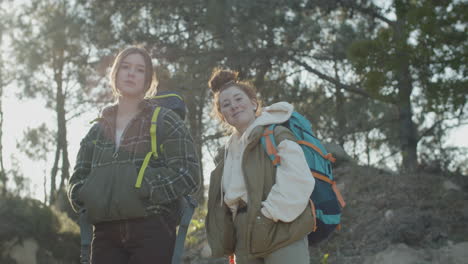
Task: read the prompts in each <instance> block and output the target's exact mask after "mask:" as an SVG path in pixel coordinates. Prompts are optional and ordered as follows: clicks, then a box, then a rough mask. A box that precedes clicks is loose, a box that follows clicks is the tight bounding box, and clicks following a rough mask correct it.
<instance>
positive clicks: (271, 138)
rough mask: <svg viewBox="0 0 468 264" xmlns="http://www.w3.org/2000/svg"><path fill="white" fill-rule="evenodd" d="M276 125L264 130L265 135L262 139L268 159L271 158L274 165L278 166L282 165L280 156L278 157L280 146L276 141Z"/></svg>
mask: <svg viewBox="0 0 468 264" xmlns="http://www.w3.org/2000/svg"><path fill="white" fill-rule="evenodd" d="M275 127H276V125H270V126H268V127H266V128H265V130H263V135H262V137H261V139H260V142H261V143H262V146H263V148H264V149H265V151H266V153H267V154H268V157H269V158H270V160H271V162H272V163H273V165H275V166H278V165H280V163H281V159H280V156H278V146H277V144H276V140H275V135H274V131H275Z"/></svg>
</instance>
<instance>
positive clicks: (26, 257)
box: [9, 238, 39, 264]
mask: <svg viewBox="0 0 468 264" xmlns="http://www.w3.org/2000/svg"><path fill="white" fill-rule="evenodd" d="M38 249H39V245H38V244H37V242H36V240H34V239H32V238H28V239H25V240H23V243H15V244H14V246H13V247H12V248H11V250H10V252H9V256H10V258H12V259H14V260H15V261H16V263H17V264H36V263H37V258H36V253H37V250H38Z"/></svg>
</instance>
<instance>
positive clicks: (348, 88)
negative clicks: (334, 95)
mask: <svg viewBox="0 0 468 264" xmlns="http://www.w3.org/2000/svg"><path fill="white" fill-rule="evenodd" d="M291 60H292V61H293V62H295V63H297V64H298V65H299V66H302V67H303V68H304V69H305V70H307V71H308V72H311V73H313V74H315V75H317V76H318V77H319V78H320V79H323V80H325V81H328V82H330V83H332V84H334V85H336V86H338V87H340V88H341V89H343V90H346V91H349V92H352V93H355V94H359V95H361V96H364V97H367V98H372V96H371V95H370V94H369V93H368V92H366V91H365V90H363V89H361V88H357V87H355V86H354V85H348V84H344V83H342V82H339V81H337V80H336V79H335V78H333V77H330V76H328V75H326V74H324V73H321V72H320V71H318V70H316V69H314V68H312V66H310V65H309V64H307V63H305V62H303V61H300V60H298V59H296V58H291Z"/></svg>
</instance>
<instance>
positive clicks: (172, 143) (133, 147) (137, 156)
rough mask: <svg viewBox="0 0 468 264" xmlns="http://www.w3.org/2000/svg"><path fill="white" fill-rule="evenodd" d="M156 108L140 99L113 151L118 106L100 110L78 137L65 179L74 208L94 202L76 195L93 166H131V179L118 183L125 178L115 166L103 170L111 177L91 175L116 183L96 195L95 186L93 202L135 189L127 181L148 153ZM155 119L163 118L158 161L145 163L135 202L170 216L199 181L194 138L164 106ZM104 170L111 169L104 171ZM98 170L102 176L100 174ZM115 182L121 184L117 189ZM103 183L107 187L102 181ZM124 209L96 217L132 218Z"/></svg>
mask: <svg viewBox="0 0 468 264" xmlns="http://www.w3.org/2000/svg"><path fill="white" fill-rule="evenodd" d="M155 107H156V105H155V104H154V102H152V101H151V100H144V101H143V102H142V103H141V105H140V108H141V111H140V113H139V114H137V116H136V117H134V118H133V119H132V120H131V121H130V122H129V124H128V125H127V127H126V128H125V130H124V132H123V135H122V138H121V141H120V147H119V148H118V149H116V144H115V120H116V113H117V105H113V106H110V107H107V108H105V109H104V110H103V112H102V114H101V117H100V118H98V122H97V123H96V124H95V125H94V126H93V127H91V129H90V130H89V132H88V134H87V135H86V136H85V138H84V139H83V140H82V141H81V145H80V150H79V152H78V157H77V160H76V165H75V168H74V172H73V174H72V176H71V178H70V181H69V189H68V197H69V199H70V202H71V204H72V207H73V209H74V210H75V211H79V210H80V209H81V208H83V207H85V208H87V209H89V208H88V207H92V206H94V205H93V204H94V203H93V202H88V203H87V204H86V203H84V201H83V200H85V199H82V197H80V191H81V189H82V188H81V187H83V186H84V185H85V184H86V182H87V181H88V180H89V177H88V176H89V175H90V174H92V172H93V170H96V171H97V170H99V169H100V168H112V167H118V166H119V165H121V164H128V163H129V164H131V166H133V165H134V166H135V173H133V172H132V173H131V174H132V175H131V176H130V178H132V179H130V180H129V181H130V182H123V181H124V180H123V178H129V177H122V176H119V175H117V174H119V173H118V171H117V172H116V170H113V171H112V170H103V171H104V174H115V175H105V176H104V175H98V176H99V177H96V176H94V177H95V178H102V179H105V177H107V178H108V179H112V184H113V185H116V186H117V187H115V188H117V189H116V190H111V191H109V192H105V191H103V192H102V193H97V192H100V190H98V189H97V190H95V191H94V192H95V195H96V200H97V199H102V200H103V201H106V200H112V199H115V198H116V197H106V196H109V195H112V196H115V195H118V196H119V197H118V199H120V200H121V201H124V200H125V199H127V197H125V196H126V195H132V194H131V193H132V192H134V191H132V189H133V188H134V187H133V186H130V185H131V184H134V183H135V181H136V175H137V173H138V171H139V170H140V167H141V165H142V163H143V160H144V157H145V155H146V154H147V153H148V152H150V151H151V136H150V133H149V131H150V122H151V116H152V114H153V110H154V108H155ZM159 119H162V120H161V121H162V122H160V123H159V124H160V125H159V126H158V128H157V134H158V145H160V146H161V145H162V148H161V149H162V152H161V154H162V155H160V156H161V158H159V159H158V160H155V159H154V158H153V159H152V160H151V161H150V163H149V165H148V167H147V168H146V170H145V174H144V178H143V183H142V187H141V191H140V190H139V192H140V193H143V194H142V195H141V194H140V195H139V197H140V198H139V199H138V200H139V201H141V205H142V206H143V207H144V208H145V211H146V212H145V215H154V214H165V215H171V214H174V212H176V211H178V210H179V208H178V205H179V202H178V201H179V199H180V198H181V197H183V196H185V195H187V194H191V193H194V192H195V191H196V190H197V189H198V187H199V185H200V177H201V175H200V164H199V159H198V157H197V155H196V151H195V148H194V144H193V140H192V138H191V136H190V133H189V131H188V130H187V128H186V126H185V125H184V123H183V121H182V120H181V119H180V117H179V116H178V115H177V114H176V113H175V112H173V111H171V110H169V109H166V108H161V111H160V114H159ZM161 124H162V125H161ZM161 143H162V144H161ZM107 171H112V172H109V173H108V172H107ZM100 173H101V174H102V172H100ZM133 174H134V175H133ZM101 176H102V177H101ZM133 178H134V179H133ZM101 181H102V180H101ZM127 181H128V180H127ZM93 184H94V183H93ZM110 184H111V183H109V185H110ZM88 185H90V184H88ZM119 185H126V186H121V187H118V186H119ZM102 186H104V187H106V188H108V187H107V186H106V183H105V182H104V183H103V184H102ZM102 186H101V187H102ZM109 188H110V187H109ZM112 188H114V187H112ZM122 188H123V189H122ZM122 190H128V191H122ZM108 193H111V194H108ZM129 199H131V197H129ZM96 202H97V201H96ZM126 209H131V208H123V209H119V216H112V217H111V218H109V219H108V218H106V217H104V216H99V218H105V219H102V220H104V221H105V220H116V219H114V218H116V217H117V218H121V219H125V218H129V217H132V216H131V215H129V216H127V215H125V210H126ZM88 211H89V210H88ZM120 211H124V213H120ZM99 220H101V219H97V221H99ZM94 222H96V220H95V221H94Z"/></svg>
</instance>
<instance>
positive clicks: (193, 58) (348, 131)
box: [0, 0, 468, 212]
mask: <svg viewBox="0 0 468 264" xmlns="http://www.w3.org/2000/svg"><path fill="white" fill-rule="evenodd" d="M467 5H468V4H467V2H466V1H463V0H444V1H430V0H421V1H415V0H394V1H379V0H356V1H350V0H327V1H326V0H268V1H266V0H265V1H264V0H258V1H251V0H239V1H227V0H193V1H182V0H159V1H143V0H138V1H131V2H130V1H128V2H123V1H116V0H109V1H84V0H69V1H66V0H40V1H39V0H23V1H8V0H3V1H0V45H1V47H2V53H1V56H0V195H2V196H5V197H7V196H8V197H19V198H21V199H25V198H34V199H37V200H38V201H39V203H40V204H42V205H43V206H45V207H50V206H55V207H57V208H59V210H62V211H67V212H69V208H66V207H67V206H66V205H65V203H64V202H63V198H64V189H65V188H66V185H67V181H68V179H69V177H70V173H71V172H72V168H73V165H74V160H75V156H76V153H77V151H78V147H79V141H80V139H81V138H82V137H83V136H84V135H85V133H86V132H87V130H88V129H89V127H90V125H89V121H91V120H93V119H94V118H96V117H97V115H98V113H99V111H100V109H102V107H103V106H105V105H107V104H109V103H112V95H111V90H110V88H109V86H108V79H107V74H108V71H109V66H110V64H111V63H112V60H113V58H114V56H115V55H116V54H117V53H118V51H119V50H121V49H122V48H124V47H126V46H129V45H135V44H138V45H142V46H144V47H145V48H146V49H147V50H149V51H150V52H151V54H152V56H153V58H154V63H155V64H156V65H157V66H158V67H157V74H158V77H159V89H161V90H174V91H178V92H179V93H181V94H182V95H183V96H184V97H185V98H186V103H187V108H188V116H187V118H186V122H187V125H188V127H189V128H190V131H191V133H192V135H193V138H194V141H195V144H196V146H197V150H198V153H199V155H200V157H201V158H202V160H203V171H204V188H202V189H201V190H200V192H199V193H198V194H197V198H198V200H199V201H200V202H201V204H202V206H203V202H204V199H206V197H204V193H205V189H206V186H207V184H208V183H209V171H210V170H211V169H212V167H213V165H212V158H213V156H214V155H215V152H216V149H217V148H218V147H219V146H221V145H222V143H223V142H224V140H225V137H224V134H223V131H221V130H220V127H219V124H218V123H217V122H216V121H213V119H212V118H211V116H210V111H211V105H212V104H211V99H212V97H211V94H210V91H209V89H208V87H207V80H208V77H209V75H210V73H211V71H212V69H213V68H214V67H226V68H230V69H233V70H237V71H239V72H240V75H241V78H244V79H249V80H251V82H252V83H253V84H254V85H255V86H256V87H257V88H258V91H259V93H260V94H261V95H262V100H263V101H264V104H265V105H269V104H270V103H273V102H277V101H288V102H291V103H292V104H293V105H294V106H295V108H296V109H297V110H298V111H299V112H301V113H303V114H304V115H305V116H306V117H308V118H309V119H310V120H311V122H312V124H313V126H314V129H315V131H316V132H317V135H318V137H319V138H320V139H322V140H323V141H325V142H330V143H334V144H336V145H339V146H341V147H342V148H343V149H344V150H345V151H346V152H347V153H348V154H349V155H350V156H351V157H352V158H353V160H355V161H356V162H357V164H359V165H362V166H369V167H375V168H379V169H384V170H387V171H393V172H402V173H403V172H405V173H407V172H410V173H411V172H418V171H422V170H427V169H430V170H437V171H440V172H443V173H445V174H447V175H450V174H454V173H455V174H460V175H467V174H468V147H467V146H468V139H467V134H468V131H467V130H468V129H467V127H468V115H467V110H468V107H467V97H468V84H467V65H468V63H467V60H468V54H467V53H468V46H467V43H468V41H467V37H466V36H467V16H468V8H467Z"/></svg>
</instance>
